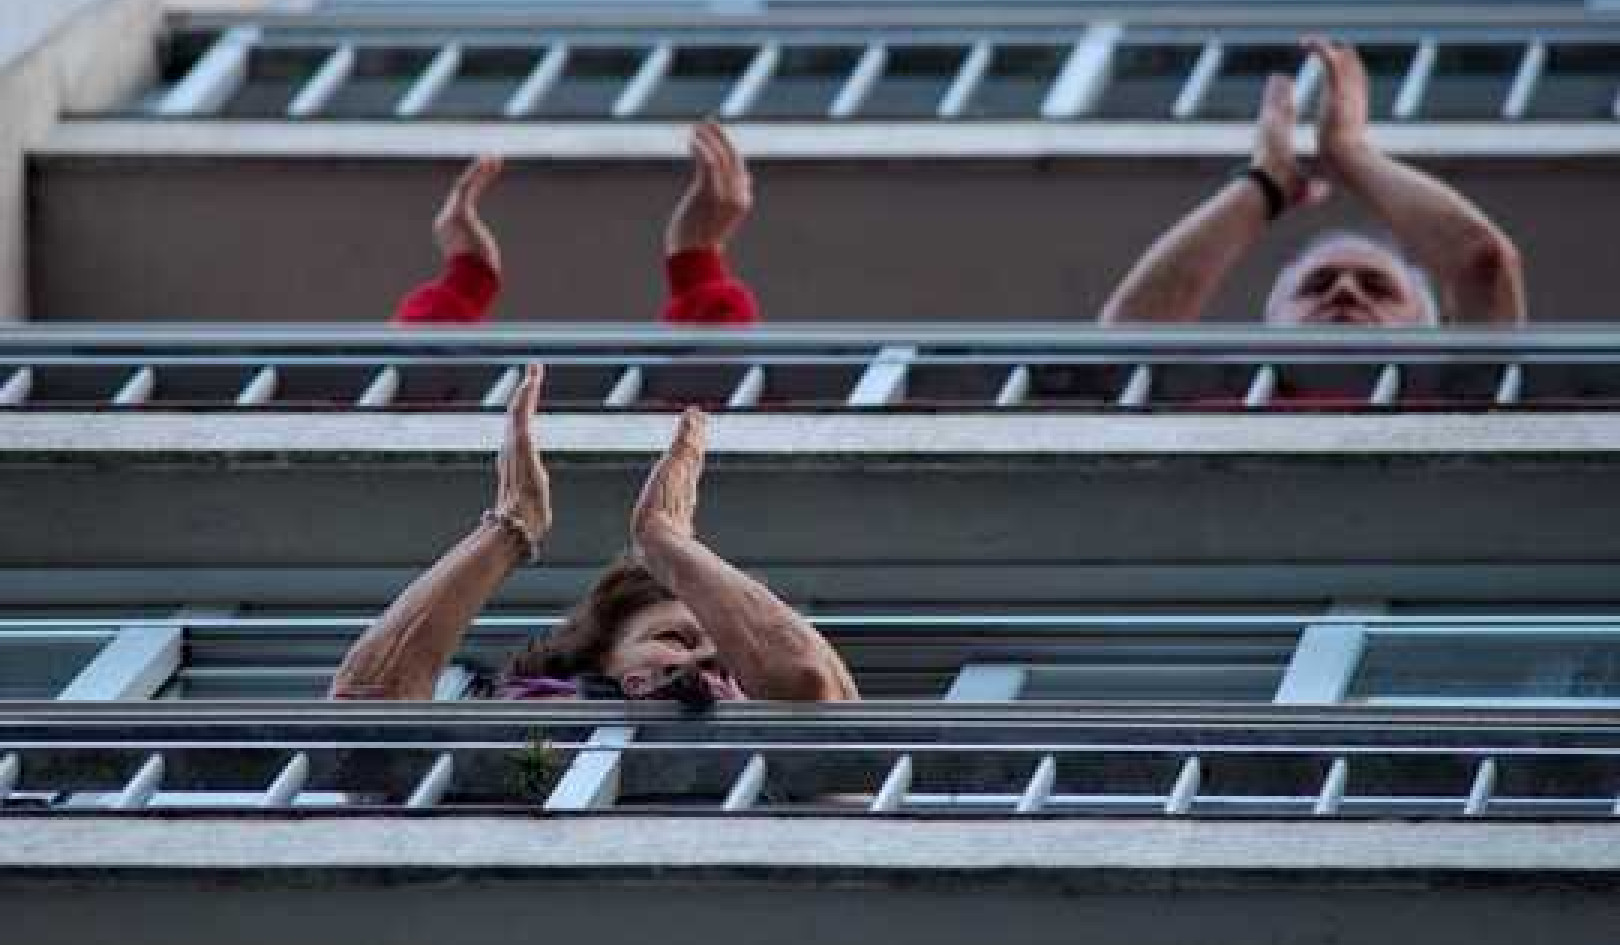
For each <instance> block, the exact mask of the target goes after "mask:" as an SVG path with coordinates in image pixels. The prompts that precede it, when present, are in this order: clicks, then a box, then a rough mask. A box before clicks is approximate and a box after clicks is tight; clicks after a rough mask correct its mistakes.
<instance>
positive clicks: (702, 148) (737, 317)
mask: <svg viewBox="0 0 1620 945" xmlns="http://www.w3.org/2000/svg"><path fill="white" fill-rule="evenodd" d="M690 147H691V151H692V165H693V169H692V181H691V183H690V184H689V185H687V188H686V192H685V193H683V194H682V195H681V199H680V200H679V202H677V203H676V204H675V211H674V213H672V214H671V215H670V218H669V225H668V226H667V227H665V229H664V272H665V275H666V277H667V278H668V281H669V300H668V301H667V302H666V303H665V304H664V310H663V313H662V318H663V320H664V321H666V322H674V323H687V324H730V325H746V324H752V323H754V322H757V321H759V319H760V315H759V303H758V302H757V301H756V300H755V299H754V294H753V293H752V292H750V291H749V289H748V286H747V285H745V284H744V283H743V282H742V280H740V279H738V278H736V277H735V276H733V275H732V274H731V270H730V268H729V266H728V265H727V263H726V243H727V242H728V241H730V239H731V237H732V234H734V233H736V232H737V228H738V227H740V226H742V223H743V221H744V220H745V219H747V217H748V212H749V210H750V209H752V207H753V205H754V185H753V179H752V178H751V177H750V176H749V174H748V164H747V162H746V161H744V160H743V156H742V152H740V151H738V150H737V148H736V146H735V145H734V144H732V142H731V139H730V138H728V137H727V136H726V133H725V129H723V128H721V127H720V126H719V125H717V124H715V123H713V122H703V123H701V124H698V125H696V126H694V127H693V129H692V139H691V145H690Z"/></svg>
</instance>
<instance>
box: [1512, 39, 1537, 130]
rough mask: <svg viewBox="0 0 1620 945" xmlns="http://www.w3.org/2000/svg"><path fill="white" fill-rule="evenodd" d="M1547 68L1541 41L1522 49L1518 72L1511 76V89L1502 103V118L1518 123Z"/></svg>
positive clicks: (1527, 109) (1528, 107)
mask: <svg viewBox="0 0 1620 945" xmlns="http://www.w3.org/2000/svg"><path fill="white" fill-rule="evenodd" d="M1546 68H1547V44H1546V42H1545V41H1543V40H1539V39H1538V40H1536V41H1535V42H1533V43H1530V44H1529V45H1527V46H1525V47H1524V57H1523V58H1521V59H1520V60H1519V71H1518V72H1517V73H1516V74H1515V75H1514V76H1513V87H1512V88H1511V89H1509V90H1508V94H1507V98H1506V99H1505V100H1504V101H1503V102H1502V117H1503V118H1505V119H1507V120H1508V121H1518V120H1519V119H1520V118H1523V117H1524V115H1525V112H1527V111H1529V110H1530V101H1531V99H1533V98H1534V97H1535V94H1536V83H1538V82H1540V81H1541V74H1542V72H1543V71H1544V70H1545V69H1546Z"/></svg>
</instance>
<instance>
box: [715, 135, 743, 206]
mask: <svg viewBox="0 0 1620 945" xmlns="http://www.w3.org/2000/svg"><path fill="white" fill-rule="evenodd" d="M714 138H715V142H716V143H717V144H718V145H719V146H720V154H721V158H722V160H723V161H724V165H725V176H726V180H727V181H728V182H729V183H730V184H731V188H732V194H731V196H733V197H740V196H743V194H744V193H745V192H746V190H747V189H748V163H747V161H745V160H744V159H743V155H742V152H741V151H739V150H737V146H736V144H734V143H733V142H732V140H731V136H730V135H728V134H726V130H725V129H724V128H722V127H720V126H719V125H715V126H714Z"/></svg>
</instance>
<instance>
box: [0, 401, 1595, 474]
mask: <svg viewBox="0 0 1620 945" xmlns="http://www.w3.org/2000/svg"><path fill="white" fill-rule="evenodd" d="M502 423H503V418H502V417H501V416H500V415H499V414H497V413H495V412H493V411H491V412H489V413H485V414H475V415H467V414H440V415H432V416H424V415H419V414H417V415H413V414H388V413H366V412H350V413H342V414H253V413H244V412H242V411H234V412H229V413H217V414H208V413H189V414H188V413H110V412H109V413H90V414H78V413H21V414H11V415H5V414H0V444H4V445H3V447H0V464H8V463H9V464H18V463H27V462H31V461H36V460H47V459H70V460H71V459H74V458H76V457H79V456H85V457H88V456H98V457H106V458H120V459H131V460H134V459H143V458H144V459H153V460H163V461H171V460H181V461H183V460H187V459H210V460H211V459H218V458H225V459H230V458H242V459H266V458H269V459H294V458H312V459H323V458H324V459H327V460H333V461H341V462H345V463H348V462H353V461H355V460H359V459H373V460H385V461H395V460H410V459H421V460H430V461H445V460H471V461H475V462H484V461H485V460H486V459H487V458H488V456H489V455H490V454H491V453H492V452H493V451H494V449H495V448H496V446H497V445H498V444H499V442H500V437H501V424H502ZM674 423H675V417H674V415H673V414H646V413H634V414H612V413H602V414H566V413H564V414H549V415H544V416H542V417H541V419H540V426H539V429H540V438H541V439H540V442H541V444H542V449H543V450H544V451H545V452H546V454H547V455H548V456H549V457H552V458H556V459H567V458H589V457H591V456H598V457H602V456H605V457H615V456H622V457H626V458H629V457H637V458H640V457H645V456H647V455H649V454H653V453H656V452H661V451H662V450H663V448H664V446H665V445H666V444H667V443H668V442H669V437H670V435H671V432H672V431H673V428H674ZM1617 452H1620V414H1616V413H1556V414H1554V413H1548V414H1515V415H1509V414H1397V415H1382V414H1352V415H1323V414H1309V415H1288V416H1279V415H1261V416H1254V415H1238V416H1231V415H1213V416H1212V415H1203V416H1176V415H1150V416H1143V415H1128V414H1127V415H1121V414H1111V415H1095V414H1093V415H1062V414H1051V413H981V414H927V413H900V414H881V415H867V414H860V413H856V412H844V413H836V414H788V413H781V414H765V415H758V414H736V415H722V416H716V417H714V418H713V419H712V422H711V435H710V455H711V456H712V457H715V458H725V457H728V456H729V457H737V458H741V457H748V456H764V457H776V458H786V459H800V458H803V459H811V458H833V457H848V458H853V459H855V460H857V461H858V460H860V459H866V458H870V459H877V460H888V459H903V458H906V457H922V458H929V459H949V460H951V461H953V462H955V463H959V464H966V465H973V464H976V463H981V462H983V461H985V460H994V459H996V458H998V457H1000V458H1006V457H1036V458H1041V457H1076V458H1101V457H1111V456H1113V457H1167V456H1168V457H1235V456H1236V457H1241V456H1253V457H1267V456H1306V457H1309V456H1316V457H1331V458H1335V459H1338V460H1341V461H1350V460H1353V459H1355V458H1357V457H1402V456H1404V457H1437V456H1473V457H1479V458H1481V459H1492V458H1504V457H1536V456H1603V457H1607V456H1610V455H1613V454H1615V453H1617Z"/></svg>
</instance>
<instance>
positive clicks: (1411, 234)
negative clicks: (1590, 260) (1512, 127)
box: [1305, 38, 1525, 326]
mask: <svg viewBox="0 0 1620 945" xmlns="http://www.w3.org/2000/svg"><path fill="white" fill-rule="evenodd" d="M1305 45H1306V47H1307V48H1309V49H1310V50H1311V52H1313V53H1314V54H1316V55H1317V56H1319V57H1320V58H1321V60H1322V66H1323V73H1324V75H1325V77H1326V84H1325V86H1324V89H1323V99H1322V117H1321V122H1320V128H1319V131H1318V149H1319V151H1320V153H1321V156H1322V159H1323V160H1324V162H1326V164H1327V166H1328V168H1329V169H1330V170H1331V171H1332V172H1333V174H1334V176H1335V177H1337V178H1338V179H1339V181H1340V182H1341V183H1342V184H1343V186H1344V188H1345V189H1346V190H1348V191H1349V192H1350V193H1352V194H1355V195H1356V196H1357V197H1359V198H1361V200H1363V201H1364V202H1366V204H1367V206H1368V207H1369V208H1371V209H1372V211H1373V213H1375V214H1377V215H1378V217H1379V218H1380V219H1382V220H1383V221H1384V223H1385V225H1387V226H1388V227H1389V228H1390V231H1391V232H1393V233H1394V235H1395V239H1396V240H1397V241H1399V243H1400V244H1401V246H1402V248H1403V249H1405V250H1406V252H1407V253H1409V254H1410V255H1411V256H1412V257H1413V258H1414V259H1415V260H1416V262H1417V263H1418V264H1419V265H1421V266H1422V267H1423V268H1424V269H1425V270H1427V271H1428V273H1429V275H1431V276H1432V277H1433V278H1434V279H1435V282H1436V284H1437V288H1438V289H1439V292H1440V307H1441V309H1442V311H1443V312H1444V314H1445V315H1446V317H1447V318H1448V319H1449V320H1452V321H1459V322H1484V323H1488V324H1495V325H1509V326H1511V325H1520V324H1523V323H1524V320H1525V301H1524V270H1523V266H1522V264H1521V263H1520V260H1519V253H1518V249H1517V248H1516V247H1515V246H1514V245H1513V241H1512V240H1510V239H1508V237H1507V235H1506V234H1504V233H1503V232H1502V231H1501V230H1500V229H1498V228H1497V227H1496V225H1495V224H1493V223H1492V222H1491V221H1490V218H1488V217H1486V216H1485V214H1484V213H1483V212H1482V211H1481V210H1480V209H1479V208H1478V207H1476V206H1474V205H1473V204H1472V203H1470V202H1469V201H1468V199H1467V198H1466V197H1464V196H1463V195H1462V194H1460V193H1458V192H1457V191H1455V190H1453V189H1452V188H1451V187H1449V186H1447V185H1446V184H1445V183H1443V182H1441V181H1440V180H1438V179H1437V178H1434V177H1431V176H1429V175H1428V174H1425V173H1423V172H1422V171H1420V170H1418V169H1416V168H1414V167H1409V166H1407V165H1405V164H1402V163H1401V162H1400V161H1397V160H1395V159H1394V158H1391V157H1390V156H1389V155H1387V154H1384V153H1383V152H1382V151H1379V150H1378V148H1377V147H1375V146H1374V145H1373V143H1372V141H1371V139H1370V137H1369V136H1368V134H1367V70H1366V69H1365V68H1364V67H1363V66H1362V63H1361V57H1360V56H1359V55H1357V54H1356V51H1355V49H1354V48H1353V47H1350V46H1347V45H1344V44H1342V43H1333V42H1329V41H1328V40H1325V39H1320V38H1312V39H1308V40H1306V41H1305Z"/></svg>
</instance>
